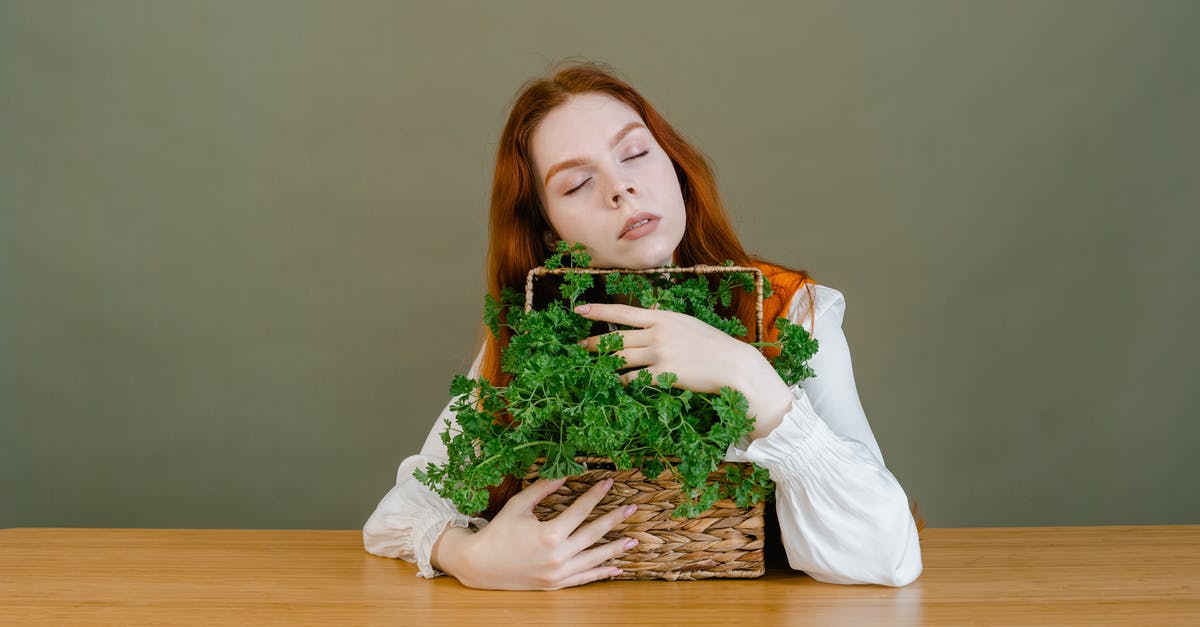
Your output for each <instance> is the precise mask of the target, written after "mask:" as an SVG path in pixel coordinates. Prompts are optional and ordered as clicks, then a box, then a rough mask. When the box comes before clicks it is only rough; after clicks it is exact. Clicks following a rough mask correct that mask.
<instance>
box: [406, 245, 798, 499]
mask: <svg viewBox="0 0 1200 627" xmlns="http://www.w3.org/2000/svg"><path fill="white" fill-rule="evenodd" d="M590 262H591V258H590V257H589V256H588V255H587V254H586V253H585V252H584V248H583V246H582V245H580V244H576V245H574V246H568V245H566V243H562V242H560V244H559V248H558V252H557V254H555V255H553V256H551V257H550V258H549V259H547V260H546V263H545V264H544V265H545V267H546V268H548V269H557V268H567V269H568V271H567V272H566V273H565V274H563V275H562V284H561V285H560V286H559V296H560V298H558V299H556V300H553V301H552V302H550V303H549V304H548V305H547V306H546V307H544V308H542V309H537V310H531V311H528V312H526V311H525V310H524V307H523V305H524V303H523V300H522V297H521V295H519V294H517V293H516V292H515V291H514V290H511V289H506V290H505V291H504V292H503V293H502V295H501V299H500V301H496V300H495V299H494V298H492V297H491V296H490V295H489V296H488V297H487V298H486V302H485V305H484V322H485V323H486V324H487V326H488V327H489V328H490V329H491V332H492V334H493V336H497V335H498V334H499V331H500V327H501V325H507V326H508V327H510V328H511V330H512V336H511V339H510V341H509V345H508V347H507V348H506V349H505V350H504V351H503V354H502V356H501V368H502V369H503V370H504V371H505V372H506V373H508V374H511V375H512V380H511V382H510V383H509V384H508V386H507V387H495V386H493V385H492V384H491V382H490V381H488V380H487V379H486V378H484V377H479V378H477V379H470V378H468V377H465V376H463V375H458V376H456V377H454V380H453V381H452V382H451V384H450V394H451V396H452V397H453V402H452V404H451V409H452V410H453V411H454V414H455V416H456V417H457V422H458V425H457V429H456V428H455V425H454V424H453V423H451V422H450V421H447V429H446V431H443V432H442V434H441V437H442V442H443V443H444V444H445V445H446V450H447V453H448V456H449V460H448V462H447V463H445V464H440V465H439V464H429V465H427V466H426V467H425V468H424V469H423V470H418V471H416V472H415V473H414V474H415V476H416V477H417V479H418V480H419V481H420V482H421V483H423V484H425V485H426V486H429V487H430V488H432V489H433V490H435V491H436V492H437V493H438V494H440V495H442V496H443V497H445V498H448V499H450V500H451V501H452V502H453V503H454V504H455V506H457V507H458V509H459V510H460V511H462V512H464V513H475V512H479V511H481V510H483V509H484V508H486V507H487V501H488V491H487V488H488V487H489V486H495V485H498V484H499V483H500V482H501V481H502V480H503V478H504V477H505V476H506V475H518V476H519V475H523V474H524V473H525V472H526V471H527V470H528V469H529V468H530V467H531V466H532V465H533V464H534V463H535V461H536V460H537V459H538V458H543V459H544V462H543V463H542V466H541V468H540V469H539V474H540V475H541V476H542V477H545V478H551V479H553V478H557V477H564V476H570V475H578V474H580V473H582V472H584V471H585V470H586V469H587V468H586V467H585V466H584V464H582V463H580V462H579V461H578V460H577V459H576V458H577V457H582V456H597V457H608V458H610V459H612V461H613V464H614V465H615V466H616V468H617V469H619V470H628V469H631V468H637V469H640V470H641V471H642V473H643V474H644V475H646V476H647V477H657V476H659V475H660V474H661V473H662V472H663V471H664V470H667V471H670V473H671V475H672V476H674V477H675V478H676V479H677V480H679V481H680V483H682V484H683V487H684V498H683V502H682V503H680V504H679V506H678V507H677V508H676V510H675V515H676V516H679V517H684V518H689V517H693V516H696V515H698V514H700V513H701V512H703V511H704V510H706V509H708V508H709V507H710V506H712V504H713V503H714V502H715V501H716V500H718V499H720V498H732V499H733V500H734V501H735V502H736V503H737V505H738V507H747V506H749V505H751V504H753V503H755V502H758V501H762V500H764V499H765V498H766V497H767V496H768V495H770V493H771V492H772V490H773V488H774V484H773V483H772V482H771V480H770V477H769V475H768V473H767V471H766V470H765V469H763V468H760V467H758V466H753V465H750V466H748V467H745V468H743V467H734V466H731V467H727V469H726V471H725V475H724V476H723V477H721V480H719V481H716V482H714V483H709V481H708V477H709V474H710V473H711V472H713V471H715V470H716V469H717V465H718V464H720V463H721V462H722V461H723V459H724V457H725V452H726V450H727V449H728V447H729V445H730V444H733V443H735V442H737V441H738V440H740V439H741V438H743V437H744V436H746V435H748V434H749V433H750V432H751V431H752V430H753V427H754V422H753V420H752V419H751V418H749V417H748V416H747V415H746V408H747V406H748V403H747V401H746V397H745V396H743V395H742V393H741V392H738V391H737V390H734V389H732V388H729V387H725V388H722V389H721V390H720V392H718V393H714V394H709V393H698V392H692V391H690V390H683V389H677V388H674V387H672V384H673V383H674V382H675V380H676V377H675V375H674V374H672V373H669V372H664V373H661V374H659V375H658V376H657V377H652V376H651V375H650V374H649V373H648V372H645V371H642V372H640V373H639V374H638V376H637V377H635V378H634V379H633V380H632V381H630V382H629V384H628V385H622V384H621V381H620V371H621V369H622V367H623V366H624V359H623V358H621V357H619V356H618V355H616V354H615V353H616V352H617V351H619V350H621V348H622V345H621V338H620V336H619V335H616V334H611V335H606V336H603V337H602V338H601V339H600V341H599V344H598V350H597V351H596V352H595V353H591V352H589V351H588V350H587V349H585V348H583V347H582V346H580V345H579V344H578V342H579V341H580V340H582V339H584V338H586V337H588V336H589V335H590V334H591V327H592V321H590V320H588V319H586V318H584V317H583V316H580V315H578V314H576V313H574V311H573V310H574V308H575V306H576V305H577V304H581V302H582V301H581V300H580V299H581V298H582V297H583V296H584V294H585V293H586V292H587V291H588V290H589V289H591V288H592V287H594V284H595V277H596V276H597V275H594V274H589V273H585V272H572V271H570V269H575V268H585V267H587V266H588V264H589V263H590ZM726 265H732V263H731V262H726ZM602 276H604V277H605V280H604V282H605V286H604V287H605V291H606V292H607V293H608V294H610V295H624V296H628V297H630V298H632V299H633V300H634V301H635V302H636V303H637V304H639V305H640V306H642V307H648V308H660V309H666V310H670V311H678V312H682V313H686V314H688V315H692V316H695V317H696V318H698V319H700V320H702V321H704V322H706V323H708V324H710V325H712V326H713V327H716V328H717V329H720V330H721V331H724V332H725V333H727V334H729V335H732V336H742V335H745V334H746V328H745V326H744V325H743V324H742V323H741V321H740V320H738V319H737V318H736V317H733V316H729V317H725V316H722V315H720V314H719V313H718V306H720V307H728V306H729V305H730V303H731V302H732V297H733V289H734V288H741V289H743V290H746V291H747V292H753V291H754V279H753V276H752V275H751V274H750V273H742V272H731V273H724V274H721V275H720V278H719V279H718V280H717V281H716V287H715V290H713V289H710V283H709V279H708V278H707V277H706V276H703V275H693V276H691V277H690V278H679V277H680V276H681V274H677V273H667V274H663V275H657V274H656V275H644V274H633V273H621V272H612V273H609V274H607V275H602ZM764 289H769V284H767V285H764ZM775 324H776V328H778V329H779V341H778V342H773V343H762V342H760V343H756V344H755V346H760V347H762V346H778V347H779V348H780V350H781V354H780V356H779V357H777V358H775V359H774V360H773V362H772V365H773V366H774V368H775V370H776V371H777V372H778V373H779V375H780V377H781V378H783V380H784V382H786V383H787V384H788V385H792V384H794V383H796V382H797V381H799V380H801V379H804V378H808V377H812V376H813V371H812V369H811V368H809V367H808V365H807V363H806V362H807V361H808V360H809V359H810V358H811V357H812V356H813V355H814V354H815V353H816V351H817V341H816V340H815V339H813V338H811V337H810V336H809V334H808V332H807V331H805V329H804V328H803V327H801V326H799V325H795V324H792V323H790V322H789V321H787V320H785V319H782V318H781V319H779V320H777V321H776V322H775ZM505 413H507V414H509V415H510V416H511V417H512V420H511V421H509V422H508V423H507V424H506V423H504V422H502V421H501V420H499V418H500V417H501V416H502V415H504V414H505Z"/></svg>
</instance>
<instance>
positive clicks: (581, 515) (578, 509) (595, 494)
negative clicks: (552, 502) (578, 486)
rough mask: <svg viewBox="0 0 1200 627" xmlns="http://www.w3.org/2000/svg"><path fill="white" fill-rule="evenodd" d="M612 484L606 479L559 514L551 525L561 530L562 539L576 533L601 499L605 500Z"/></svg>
mask: <svg viewBox="0 0 1200 627" xmlns="http://www.w3.org/2000/svg"><path fill="white" fill-rule="evenodd" d="M612 484H613V480H612V479H605V480H604V481H601V482H600V483H597V484H595V485H593V486H592V487H590V488H588V491H587V492H584V493H583V494H580V495H579V496H578V497H576V498H575V502H574V503H571V506H570V507H568V508H567V509H566V510H564V511H563V513H561V514H559V515H558V517H556V518H555V519H554V520H552V521H550V524H552V525H554V526H555V527H558V528H559V529H558V530H559V532H561V533H562V537H564V538H565V537H567V536H569V535H571V534H572V533H573V532H574V531H575V528H576V527H578V526H579V525H580V523H582V522H583V521H584V519H585V518H587V516H588V514H590V513H592V510H593V509H595V507H596V504H597V503H599V502H600V499H602V498H604V495H605V494H607V493H608V489H609V488H611V487H612Z"/></svg>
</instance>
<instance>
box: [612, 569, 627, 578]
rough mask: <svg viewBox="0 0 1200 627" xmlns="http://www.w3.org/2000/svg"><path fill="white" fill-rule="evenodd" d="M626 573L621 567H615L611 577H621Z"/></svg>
mask: <svg viewBox="0 0 1200 627" xmlns="http://www.w3.org/2000/svg"><path fill="white" fill-rule="evenodd" d="M624 574H625V571H623V570H621V569H620V568H614V569H612V574H610V575H609V577H620V576H621V575H624Z"/></svg>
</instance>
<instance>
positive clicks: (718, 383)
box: [575, 303, 792, 439]
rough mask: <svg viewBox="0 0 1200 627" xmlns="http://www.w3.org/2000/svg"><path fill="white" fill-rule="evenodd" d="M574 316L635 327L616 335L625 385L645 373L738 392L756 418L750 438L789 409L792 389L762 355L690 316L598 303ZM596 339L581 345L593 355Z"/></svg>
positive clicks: (697, 386)
mask: <svg viewBox="0 0 1200 627" xmlns="http://www.w3.org/2000/svg"><path fill="white" fill-rule="evenodd" d="M575 313H578V314H579V315H581V316H583V317H584V318H588V319H589V320H600V321H603V322H612V323H615V324H623V325H626V326H630V327H636V328H634V329H630V330H626V331H615V332H614V333H616V334H618V335H620V336H621V340H622V344H623V346H624V348H622V349H621V350H620V351H618V352H617V353H616V354H617V355H620V356H621V357H623V358H625V367H626V368H630V370H629V371H628V372H626V373H625V374H623V375H622V380H623V381H624V382H626V383H628V382H629V381H630V380H631V379H632V378H633V377H636V376H637V374H638V370H641V369H645V370H647V371H649V372H650V374H651V375H654V376H657V375H658V374H659V373H661V372H671V373H674V374H675V376H676V377H678V378H677V379H676V381H675V387H678V388H684V389H688V390H692V391H694V392H717V391H719V390H720V389H721V388H722V387H724V386H729V387H732V388H734V389H736V390H738V391H740V392H741V393H742V394H744V395H745V396H746V400H747V401H749V405H750V407H749V409H748V410H747V412H746V413H747V415H749V416H750V417H752V418H754V419H755V426H754V431H753V432H752V433H751V437H753V438H756V439H757V438H760V437H763V436H765V435H767V434H768V433H770V432H771V431H772V430H773V429H774V428H775V427H776V426H778V425H779V423H780V421H781V420H782V419H783V415H784V414H785V413H786V412H787V410H788V408H789V407H790V406H791V403H792V393H791V390H789V389H788V386H787V385H786V384H785V383H784V382H783V380H782V379H780V378H779V375H778V374H777V373H776V372H775V369H774V368H772V367H771V364H770V363H768V362H767V360H766V358H765V357H763V356H762V354H761V353H759V352H758V351H757V350H756V349H755V348H754V347H753V346H751V345H749V344H747V343H745V342H742V341H740V340H738V339H736V338H733V337H730V336H728V335H726V334H725V333H723V332H721V331H720V330H718V329H716V328H714V327H712V326H710V325H708V324H706V323H704V322H702V321H700V320H698V319H697V318H695V317H693V316H689V315H686V314H681V313H677V312H674V311H663V310H654V309H644V308H641V307H632V306H630V305H619V304H599V303H594V304H590V305H580V306H579V307H576V308H575ZM600 337H602V336H592V337H589V338H587V339H585V340H583V342H582V343H583V344H584V345H585V346H586V347H587V348H588V350H592V351H594V350H596V345H597V343H598V342H599V340H600Z"/></svg>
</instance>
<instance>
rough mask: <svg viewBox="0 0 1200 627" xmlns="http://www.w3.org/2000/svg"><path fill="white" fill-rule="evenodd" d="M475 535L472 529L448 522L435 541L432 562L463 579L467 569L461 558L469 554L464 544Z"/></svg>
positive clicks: (456, 577)
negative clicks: (464, 548)
mask: <svg viewBox="0 0 1200 627" xmlns="http://www.w3.org/2000/svg"><path fill="white" fill-rule="evenodd" d="M473 535H474V532H473V531H471V530H470V529H467V528H465V527H455V526H453V525H449V524H447V525H446V529H445V530H444V531H442V535H440V536H438V539H437V542H434V543H433V551H432V552H431V554H430V556H429V562H430V564H432V565H433V567H434V568H436V569H438V570H440V571H442V572H444V573H446V574H447V575H450V576H452V577H454V578H455V579H458V580H459V581H461V580H462V575H463V571H464V570H465V569H464V565H463V563H462V559H461V558H462V556H463V555H466V554H468V552H466V551H464V550H463V545H464V544H466V542H467V541H468V540H470V539H471V536H473Z"/></svg>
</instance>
